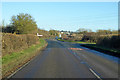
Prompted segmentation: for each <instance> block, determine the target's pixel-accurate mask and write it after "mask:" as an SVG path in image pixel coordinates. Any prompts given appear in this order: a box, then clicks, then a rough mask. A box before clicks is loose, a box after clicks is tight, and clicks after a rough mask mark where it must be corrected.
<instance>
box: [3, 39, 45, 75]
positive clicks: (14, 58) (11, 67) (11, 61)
mask: <svg viewBox="0 0 120 80" xmlns="http://www.w3.org/2000/svg"><path fill="white" fill-rule="evenodd" d="M45 46H47V42H46V41H45V40H44V39H40V43H39V44H37V45H32V46H30V47H29V48H27V49H25V50H22V51H20V52H15V53H12V54H7V55H5V56H3V57H2V74H3V77H5V76H8V75H9V74H11V73H12V72H14V71H15V70H16V69H17V68H19V67H20V66H22V65H23V64H25V63H26V62H28V61H29V60H31V59H32V58H33V57H34V56H36V55H37V54H38V52H39V51H40V50H41V49H43V48H44V47H45Z"/></svg>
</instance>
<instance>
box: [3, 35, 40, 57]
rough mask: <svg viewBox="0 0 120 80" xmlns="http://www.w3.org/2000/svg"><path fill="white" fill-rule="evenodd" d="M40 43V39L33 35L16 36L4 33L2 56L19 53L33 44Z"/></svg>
mask: <svg viewBox="0 0 120 80" xmlns="http://www.w3.org/2000/svg"><path fill="white" fill-rule="evenodd" d="M37 43H39V38H38V37H37V36H35V35H33V34H24V35H16V34H10V33H3V35H2V54H3V56H4V55H6V54H11V53H12V52H18V51H21V50H23V49H25V48H28V47H29V46H31V45H33V44H37Z"/></svg>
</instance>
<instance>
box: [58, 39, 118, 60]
mask: <svg viewBox="0 0 120 80" xmlns="http://www.w3.org/2000/svg"><path fill="white" fill-rule="evenodd" d="M58 40H59V41H63V42H75V43H80V44H82V45H81V46H83V47H87V48H90V49H94V50H96V51H99V52H103V53H105V54H108V55H112V56H116V57H119V58H120V50H117V49H114V48H107V47H104V46H99V45H96V43H90V42H83V41H71V40H63V39H58Z"/></svg>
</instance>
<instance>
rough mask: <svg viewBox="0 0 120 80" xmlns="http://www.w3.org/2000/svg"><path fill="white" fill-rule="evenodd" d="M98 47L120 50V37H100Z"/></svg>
mask: <svg viewBox="0 0 120 80" xmlns="http://www.w3.org/2000/svg"><path fill="white" fill-rule="evenodd" d="M97 45H101V46H105V47H110V48H116V49H119V50H120V37H119V36H111V37H110V36H105V37H99V39H98V41H97Z"/></svg>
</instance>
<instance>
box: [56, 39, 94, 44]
mask: <svg viewBox="0 0 120 80" xmlns="http://www.w3.org/2000/svg"><path fill="white" fill-rule="evenodd" d="M58 41H63V42H75V43H81V44H86V43H87V44H96V43H91V42H83V41H72V40H63V39H58Z"/></svg>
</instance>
